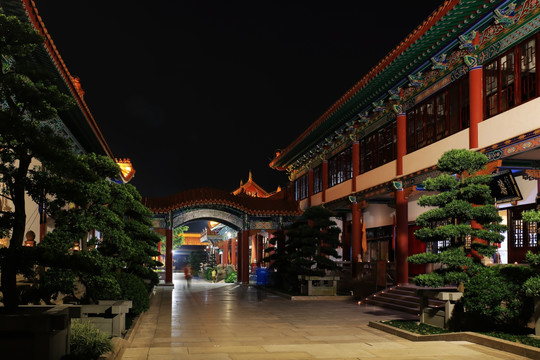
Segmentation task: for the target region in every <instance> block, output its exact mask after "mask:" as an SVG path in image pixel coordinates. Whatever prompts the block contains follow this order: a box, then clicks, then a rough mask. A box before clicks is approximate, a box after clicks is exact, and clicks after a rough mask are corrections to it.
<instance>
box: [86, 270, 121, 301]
mask: <svg viewBox="0 0 540 360" xmlns="http://www.w3.org/2000/svg"><path fill="white" fill-rule="evenodd" d="M84 284H85V285H86V298H87V299H88V300H90V301H91V302H97V301H98V300H119V299H121V295H122V290H121V288H120V284H119V283H118V279H117V278H116V277H115V276H114V275H113V274H106V275H86V276H84Z"/></svg>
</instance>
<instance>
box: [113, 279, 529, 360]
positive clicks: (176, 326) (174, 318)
mask: <svg viewBox="0 0 540 360" xmlns="http://www.w3.org/2000/svg"><path fill="white" fill-rule="evenodd" d="M174 283H175V286H174V289H173V288H168V287H159V288H158V290H157V292H156V295H155V296H154V297H153V298H152V302H151V307H150V310H149V311H148V312H146V313H145V314H143V315H142V318H141V319H140V323H139V324H140V325H139V327H138V329H137V331H136V333H135V334H134V340H133V342H132V344H131V347H129V348H126V349H125V350H124V352H123V356H122V359H123V360H133V359H148V360H158V359H163V360H165V359H212V360H214V359H215V360H221V359H233V360H240V359H246V360H258V359H272V360H274V359H373V358H385V359H438V360H439V359H441V360H444V359H460V360H461V359H475V360H478V359H524V358H522V357H519V356H516V355H513V354H509V353H506V352H501V351H497V350H492V349H489V348H487V347H483V346H480V345H476V344H472V343H469V342H463V341H462V342H446V341H435V342H411V341H408V340H404V339H402V338H400V337H397V336H393V335H390V334H387V333H385V332H382V331H379V330H376V329H372V328H370V327H368V322H369V321H371V320H390V319H399V318H404V317H406V316H407V315H406V314H403V313H399V312H393V311H390V310H386V309H382V308H379V307H374V306H364V305H363V306H358V305H357V304H356V302H351V301H328V300H326V301H290V300H287V299H284V298H282V297H279V296H277V295H273V294H269V293H264V292H261V291H259V293H258V292H257V289H256V288H254V287H251V286H242V285H237V284H212V283H209V282H207V281H204V280H193V281H192V284H191V287H190V288H189V289H188V288H186V283H185V281H184V280H183V274H175V281H174Z"/></svg>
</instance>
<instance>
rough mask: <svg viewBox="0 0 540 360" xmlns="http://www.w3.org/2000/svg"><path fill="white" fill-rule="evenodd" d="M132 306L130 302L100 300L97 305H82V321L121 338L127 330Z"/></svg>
mask: <svg viewBox="0 0 540 360" xmlns="http://www.w3.org/2000/svg"><path fill="white" fill-rule="evenodd" d="M132 306H133V303H132V302H131V301H129V300H99V301H98V304H97V305H80V308H81V310H80V311H81V319H82V320H84V321H88V322H91V323H92V324H94V325H95V326H96V327H97V328H98V329H99V330H101V331H103V332H104V333H106V334H109V335H111V336H118V337H119V336H122V332H124V330H125V329H126V314H127V313H128V312H129V309H131V307H132Z"/></svg>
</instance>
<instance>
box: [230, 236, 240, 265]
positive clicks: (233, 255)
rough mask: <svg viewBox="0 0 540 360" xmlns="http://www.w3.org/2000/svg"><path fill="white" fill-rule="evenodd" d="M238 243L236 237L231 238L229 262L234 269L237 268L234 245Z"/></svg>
mask: <svg viewBox="0 0 540 360" xmlns="http://www.w3.org/2000/svg"><path fill="white" fill-rule="evenodd" d="M237 244H238V239H236V238H235V239H231V264H232V266H233V267H234V268H235V269H238V263H237V258H236V245H237Z"/></svg>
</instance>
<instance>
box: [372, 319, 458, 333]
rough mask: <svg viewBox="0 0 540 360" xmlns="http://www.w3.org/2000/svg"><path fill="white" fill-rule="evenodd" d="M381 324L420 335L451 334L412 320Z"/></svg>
mask: <svg viewBox="0 0 540 360" xmlns="http://www.w3.org/2000/svg"><path fill="white" fill-rule="evenodd" d="M381 322H382V323H383V324H386V325H390V326H393V327H397V328H399V329H402V330H407V331H409V332H412V333H415V334H420V335H433V334H448V333H450V332H451V331H449V330H446V329H442V328H438V327H436V326H431V325H427V324H421V323H419V322H417V321H413V320H390V321H381Z"/></svg>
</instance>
